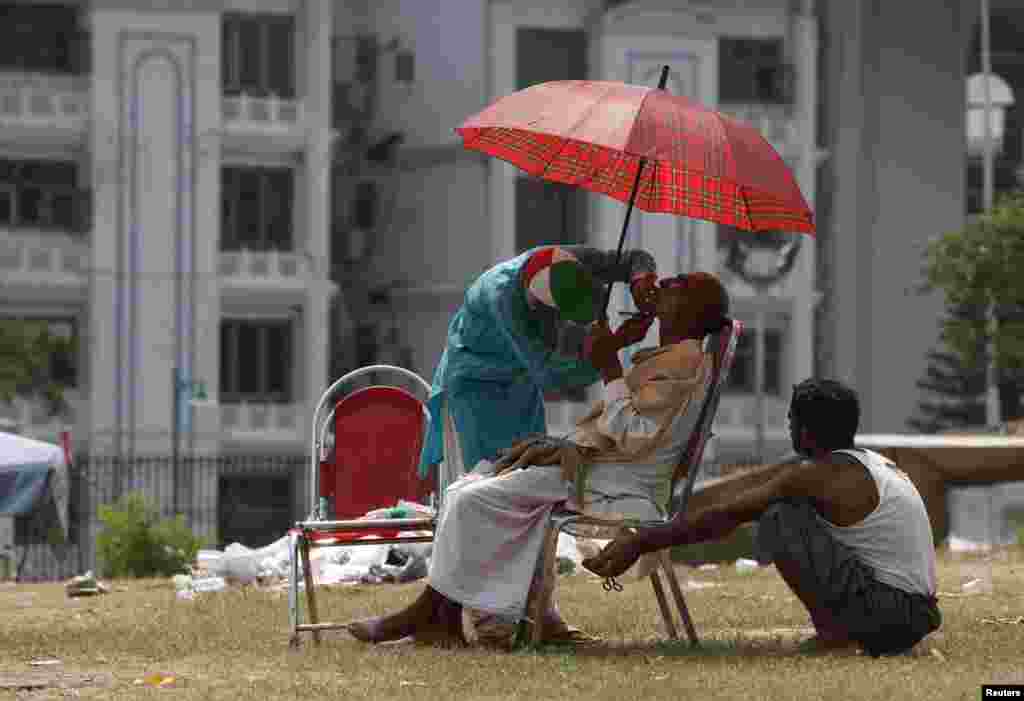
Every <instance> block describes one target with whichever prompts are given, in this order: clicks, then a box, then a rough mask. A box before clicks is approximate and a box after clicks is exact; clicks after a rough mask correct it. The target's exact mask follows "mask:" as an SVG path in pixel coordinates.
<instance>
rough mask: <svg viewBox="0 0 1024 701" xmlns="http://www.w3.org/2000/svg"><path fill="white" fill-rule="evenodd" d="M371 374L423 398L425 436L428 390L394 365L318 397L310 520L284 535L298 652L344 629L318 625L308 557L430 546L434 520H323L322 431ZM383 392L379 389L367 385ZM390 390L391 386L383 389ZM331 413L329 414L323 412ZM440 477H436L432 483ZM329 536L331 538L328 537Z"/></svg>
mask: <svg viewBox="0 0 1024 701" xmlns="http://www.w3.org/2000/svg"><path fill="white" fill-rule="evenodd" d="M373 373H391V374H395V375H397V376H399V377H402V378H404V379H406V380H409V381H411V382H412V383H413V384H414V385H415V386H416V387H417V389H418V390H419V393H420V394H422V395H423V398H422V402H423V414H424V420H425V427H426V430H429V422H430V420H431V417H430V413H429V412H428V411H427V408H426V398H427V397H428V396H429V395H430V389H431V388H430V384H429V383H427V381H426V380H424V379H423V378H422V377H420V376H419V375H417V374H416V373H414V372H412V371H411V370H407V369H405V368H401V367H398V366H394V365H369V366H367V367H364V368H359V369H357V370H353V371H352V372H349V373H347V374H345V375H344V376H342V377H341V378H340V379H338V380H336V381H335V382H334V383H333V384H332V385H331V386H330V387H328V388H327V390H326V391H324V393H323V394H322V395H321V396H320V401H319V402H317V405H316V408H315V409H314V411H313V422H312V444H313V452H312V457H311V462H310V475H309V477H310V478H309V484H310V487H309V497H310V503H311V504H312V508H311V511H310V514H309V516H308V517H307V518H306V519H304V520H302V521H298V522H296V524H295V527H294V528H293V529H292V530H291V531H290V532H289V548H288V553H289V568H288V569H289V579H290V582H289V587H288V619H289V624H290V628H291V638H290V643H291V646H292V647H297V646H298V645H299V644H300V643H301V637H300V636H301V634H302V633H305V632H308V633H312V635H313V640H314V642H315V643H317V644H319V643H320V632H321V631H324V630H337V629H341V628H344V626H345V624H344V623H330V622H326V623H325V622H321V621H320V615H319V611H318V609H317V604H316V595H315V582H314V578H313V570H312V567H311V558H310V552H311V551H312V550H314V549H315V548H327V547H342V546H343V547H354V546H360V545H387V544H394V543H429V542H433V540H434V535H433V534H434V531H435V529H436V525H437V524H436V519H435V518H433V517H430V518H403V519H374V520H365V519H362V520H359V519H328V518H327V514H325V513H323V512H322V509H321V507H320V504H319V495H320V460H322V459H323V458H324V457H325V455H324V453H323V451H324V447H325V445H326V438H327V431H328V429H329V427H330V425H331V420H332V419H333V417H334V415H335V411H336V409H337V404H338V402H340V400H341V399H342V398H344V397H345V396H347V393H343V390H344V388H345V386H346V385H349V384H351V383H352V382H353V381H354V380H357V379H359V378H360V377H363V376H365V375H370V374H373ZM372 386H382V385H372ZM383 386H392V385H383ZM328 407H330V411H326V409H327V408H328ZM439 474H440V471H437V476H436V479H438V480H439V479H440V477H439ZM434 497H435V498H434V502H435V504H438V505H439V504H440V500H441V489H440V483H439V482H438V483H435V491H434ZM381 530H384V531H398V534H397V535H395V536H392V537H382V538H374V539H372V540H355V541H353V540H349V539H345V538H344V537H336V536H337V535H340V534H348V533H353V532H360V531H366V533H367V534H368V535H369V534H372V533H374V532H376V531H381ZM411 531H430V532H431V533H430V535H429V536H427V535H422V534H415V535H402V534H403V533H409V532H411ZM332 534H336V535H335V536H332ZM300 576H301V577H302V581H303V583H304V588H305V592H306V608H307V611H308V615H309V622H308V623H303V622H302V620H301V618H302V616H301V611H300V607H299V591H298V589H299V577H300Z"/></svg>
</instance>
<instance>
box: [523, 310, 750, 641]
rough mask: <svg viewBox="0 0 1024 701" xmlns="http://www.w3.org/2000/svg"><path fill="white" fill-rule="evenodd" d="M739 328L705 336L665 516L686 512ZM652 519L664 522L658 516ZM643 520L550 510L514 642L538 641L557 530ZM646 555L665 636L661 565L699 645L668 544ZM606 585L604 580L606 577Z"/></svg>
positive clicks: (613, 529) (607, 530)
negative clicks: (701, 381) (704, 384)
mask: <svg viewBox="0 0 1024 701" xmlns="http://www.w3.org/2000/svg"><path fill="white" fill-rule="evenodd" d="M742 332H743V323H742V322H740V321H736V320H733V321H731V322H730V323H729V324H728V325H727V326H726V327H725V328H723V329H722V330H721V331H719V332H718V333H716V334H713V335H711V336H709V337H708V339H707V343H708V346H707V348H709V349H710V350H711V352H712V357H713V365H712V375H711V381H710V384H709V386H708V391H707V394H706V395H705V397H704V401H703V402H702V404H701V408H700V415H699V417H698V419H697V423H696V424H695V426H694V429H693V433H692V434H691V435H690V440H689V442H688V443H687V446H686V449H685V450H684V451H683V454H682V457H681V459H680V461H679V463H678V464H677V465H676V469H675V471H674V474H673V475H672V489H671V490H669V494H670V496H669V503H668V505H667V507H666V510H665V511H666V513H667V514H668V519H669V520H670V519H671V518H672V517H673V516H674V515H675V514H676V513H685V511H686V504H687V502H688V501H689V499H690V494H691V493H692V492H693V486H694V483H695V482H696V480H697V474H698V472H699V471H700V465H701V460H702V458H703V456H704V446H705V445H706V444H707V441H708V439H709V438H711V437H712V436H713V433H712V432H711V425H712V423H713V422H714V419H715V413H716V412H717V411H718V401H719V399H720V397H721V394H722V387H723V386H724V385H725V381H726V379H727V378H728V376H729V370H730V368H731V367H732V363H733V360H734V358H735V357H736V344H737V343H738V341H739V337H740V334H741V333H742ZM683 475H685V476H686V482H685V484H684V486H683V492H682V494H681V495H680V497H679V499H678V503H677V502H676V500H675V498H674V494H675V488H676V486H677V484H678V482H679V479H680V478H681V477H682V476H683ZM656 523H663V522H662V521H658V522H656ZM645 525H652V523H651V522H643V521H634V520H620V519H602V518H598V517H594V516H588V515H585V514H581V513H579V512H574V511H569V510H565V509H556V510H555V511H554V512H553V513H552V514H551V521H550V527H549V529H548V533H547V536H546V538H545V542H544V546H543V547H542V548H541V553H540V561H539V562H538V567H539V568H540V569H539V573H540V574H539V576H537V577H535V578H534V585H533V588H532V589H531V590H530V594H529V597H528V599H527V615H526V617H525V618H524V619H523V624H522V625H521V626H520V628H519V633H518V643H519V644H522V643H525V642H527V640H528V641H529V642H530V643H531V644H533V645H538V644H540V643H541V642H542V641H541V635H542V631H541V626H540V621H541V620H542V616H543V613H544V612H543V610H542V607H543V605H544V600H545V598H546V597H545V593H546V592H547V591H548V590H549V589H550V588H551V587H553V586H554V578H555V575H554V568H555V554H556V552H557V547H558V536H559V534H561V533H562V532H563V531H567V532H572V531H573V530H574V529H576V528H577V527H582V528H581V530H586V531H587V533H586V536H587V537H594V536H595V535H598V536H600V537H614V536H615V535H616V534H617V533H618V532H619V531H621V529H623V528H626V527H630V526H634V527H636V526H645ZM577 532H579V531H577ZM649 557H654V558H655V559H656V566H655V567H654V568H653V569H652V570H651V573H650V579H651V586H652V587H653V588H654V595H655V597H656V598H657V600H658V607H659V608H660V609H661V617H662V619H664V621H665V628H666V629H667V631H668V634H669V636H670V637H671V638H672V639H678V637H679V634H678V633H677V631H676V625H675V621H674V616H673V614H672V610H671V608H670V607H669V604H668V600H667V599H666V597H665V589H664V587H663V586H662V583H661V578H660V577H659V575H658V570H659V569H661V570H663V571H664V573H665V576H666V577H667V578H668V582H669V586H670V587H671V589H672V595H673V598H674V600H675V603H676V607H677V608H678V609H679V615H680V617H681V618H682V622H683V626H684V627H685V628H686V634H687V637H689V639H690V643H691V644H692V645H694V646H696V645H699V642H700V641H699V640H698V638H697V631H696V629H695V628H694V626H693V621H692V620H691V618H690V612H689V609H687V607H686V600H685V598H684V597H683V590H682V588H681V587H680V586H679V580H678V579H677V578H676V572H675V568H674V567H673V566H672V560H671V556H670V551H669V550H667V549H666V550H661V551H659V552H658V553H651V554H650V555H649ZM606 584H608V583H607V582H606ZM527 631H528V634H527Z"/></svg>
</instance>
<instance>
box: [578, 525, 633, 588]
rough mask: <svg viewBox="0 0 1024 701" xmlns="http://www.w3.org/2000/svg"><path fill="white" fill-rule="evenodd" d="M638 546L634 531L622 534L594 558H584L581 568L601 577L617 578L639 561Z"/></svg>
mask: <svg viewBox="0 0 1024 701" xmlns="http://www.w3.org/2000/svg"><path fill="white" fill-rule="evenodd" d="M639 545H640V543H639V539H638V537H637V535H636V532H635V531H634V532H626V533H623V534H621V535H619V536H618V537H616V538H615V540H613V541H612V542H610V543H608V545H606V546H604V548H603V549H602V550H601V552H599V553H598V554H597V555H595V556H594V557H588V558H585V559H584V560H583V566H584V567H586V568H587V569H588V570H590V571H591V572H593V573H594V574H596V575H598V576H601V577H618V576H619V575H621V574H622V573H623V572H625V571H626V570H628V569H629V568H630V567H632V566H633V565H634V564H636V561H637V560H639V559H640V556H641V555H642V554H643V553H642V552H640V547H639Z"/></svg>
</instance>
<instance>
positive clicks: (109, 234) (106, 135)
mask: <svg viewBox="0 0 1024 701" xmlns="http://www.w3.org/2000/svg"><path fill="white" fill-rule="evenodd" d="M90 22H91V30H92V41H91V42H90V44H91V49H90V50H91V51H92V61H91V63H92V66H93V70H92V75H91V76H90V77H91V85H90V87H91V90H90V94H91V104H92V110H91V111H92V123H93V129H92V134H91V141H92V143H91V147H90V151H91V153H92V159H91V160H92V196H93V214H92V220H93V226H92V231H91V232H90V237H91V246H90V254H91V257H92V258H91V265H90V267H91V269H92V270H93V272H92V273H91V280H90V294H89V325H88V326H89V336H87V337H85V338H87V339H88V351H87V353H86V357H87V358H88V362H89V412H88V413H89V426H88V434H89V449H90V451H91V452H92V453H93V454H95V455H114V454H116V453H117V452H118V449H119V445H118V433H119V431H120V429H121V428H122V426H121V423H120V421H119V415H118V411H117V406H118V396H119V392H118V373H119V369H118V364H117V358H118V353H117V349H118V346H119V344H120V340H119V338H118V335H117V332H116V328H117V325H116V321H117V320H116V316H115V315H116V311H117V298H118V293H119V283H118V280H117V278H116V277H115V276H114V275H113V274H111V273H112V272H113V271H114V269H115V268H116V267H117V260H118V258H117V245H118V235H117V220H118V212H117V208H118V199H119V198H118V193H119V190H120V178H119V171H118V164H119V159H118V148H119V144H118V140H117V133H118V126H119V117H120V115H119V112H118V109H117V104H118V103H117V79H118V70H119V66H118V63H117V60H118V59H117V41H116V36H117V34H116V32H117V27H116V25H115V23H114V21H113V18H112V17H110V15H109V13H106V12H102V11H93V12H92V13H91V14H90ZM101 271H102V272H101Z"/></svg>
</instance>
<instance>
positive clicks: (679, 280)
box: [657, 272, 729, 338]
mask: <svg viewBox="0 0 1024 701" xmlns="http://www.w3.org/2000/svg"><path fill="white" fill-rule="evenodd" d="M659 287H660V289H659V290H658V306H657V315H658V319H659V320H660V322H661V326H662V328H663V329H664V328H666V327H668V328H669V329H670V330H671V331H672V335H683V336H685V337H688V338H703V337H704V336H706V335H707V334H709V333H714V332H715V331H718V330H720V329H721V328H722V326H723V325H724V324H725V323H726V319H727V318H728V315H729V293H728V292H727V291H726V289H725V287H724V286H723V285H722V283H721V282H720V281H719V280H718V278H717V277H715V276H714V275H712V274H710V273H705V272H697V273H690V274H688V275H680V276H678V277H674V278H667V279H664V280H661V281H660V282H659Z"/></svg>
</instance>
